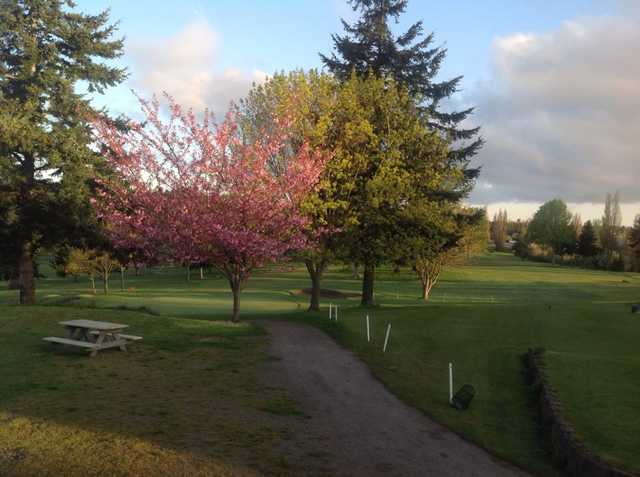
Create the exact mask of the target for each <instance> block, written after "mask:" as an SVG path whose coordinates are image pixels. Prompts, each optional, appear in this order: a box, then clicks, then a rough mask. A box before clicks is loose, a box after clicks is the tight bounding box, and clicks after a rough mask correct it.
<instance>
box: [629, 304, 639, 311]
mask: <svg viewBox="0 0 640 477" xmlns="http://www.w3.org/2000/svg"><path fill="white" fill-rule="evenodd" d="M631 313H640V304H638V303H636V304H634V305H631Z"/></svg>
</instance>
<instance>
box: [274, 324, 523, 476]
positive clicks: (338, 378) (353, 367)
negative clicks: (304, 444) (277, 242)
mask: <svg viewBox="0 0 640 477" xmlns="http://www.w3.org/2000/svg"><path fill="white" fill-rule="evenodd" d="M262 324H263V325H264V327H265V328H266V329H267V330H268V331H269V332H270V333H271V348H270V353H271V354H273V355H275V356H278V357H280V358H281V360H279V361H273V360H272V361H269V362H266V363H265V366H266V367H267V369H266V371H265V374H264V376H263V379H266V380H268V381H269V383H270V384H271V385H280V386H283V387H285V388H287V389H288V390H289V392H290V394H291V396H292V397H293V398H294V399H296V400H297V401H299V403H300V406H301V411H302V412H304V414H305V415H306V416H307V420H306V422H305V425H306V434H307V435H308V436H310V437H311V436H313V440H314V441H315V445H316V447H317V446H318V444H319V443H322V448H323V449H324V450H325V451H326V452H327V453H328V455H327V461H328V464H329V466H330V467H329V474H330V475H332V476H354V477H356V476H371V477H375V476H398V477H399V476H403V477H408V476H441V477H446V476H456V477H458V476H526V475H527V474H526V473H524V472H522V471H521V470H519V469H517V468H515V467H513V466H511V465H509V464H507V463H504V462H501V461H498V460H497V459H496V458H495V457H493V456H491V455H490V454H489V453H487V452H486V451H484V450H482V449H481V448H479V447H477V446H475V445H473V444H471V443H469V442H467V441H465V440H464V439H462V438H461V437H459V436H457V435H456V434H454V433H453V432H451V431H449V430H448V429H446V428H445V427H443V426H441V425H440V424H437V423H435V422H434V421H432V420H431V419H429V418H428V417H426V416H425V415H424V414H422V413H420V412H419V411H417V410H416V409H414V408H412V407H409V406H407V405H406V404H404V403H403V402H401V401H400V400H399V399H398V398H396V397H395V396H394V395H393V394H391V393H390V392H389V391H387V389H386V388H385V387H384V386H383V385H382V384H381V383H380V382H379V381H378V380H376V379H375V378H374V377H373V376H372V375H371V373H370V371H369V369H368V368H367V367H366V365H365V364H364V363H363V362H362V361H360V360H359V359H358V358H357V357H356V356H355V355H353V354H352V353H350V352H348V351H346V350H345V349H343V348H341V347H340V346H338V345H337V344H336V343H335V342H334V341H333V340H331V339H330V338H329V337H328V336H327V335H326V334H324V333H323V332H322V331H320V330H318V329H316V328H312V327H309V326H305V325H301V324H297V323H291V322H277V321H268V322H263V323H262ZM297 444H299V443H297ZM313 444H314V442H309V445H310V446H313Z"/></svg>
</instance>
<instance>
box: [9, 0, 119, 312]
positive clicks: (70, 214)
mask: <svg viewBox="0 0 640 477" xmlns="http://www.w3.org/2000/svg"><path fill="white" fill-rule="evenodd" d="M74 7H75V4H74V3H73V2H72V1H71V0H2V2H1V4H0V178H1V180H0V187H1V188H2V190H1V191H0V192H1V193H2V195H3V197H4V199H5V200H6V202H7V203H6V204H4V208H5V214H4V217H3V218H2V219H0V226H1V227H2V228H3V230H2V231H0V235H5V236H7V237H9V238H10V243H5V244H3V249H6V250H9V251H10V253H11V255H10V256H9V258H10V262H11V263H10V265H11V267H12V268H13V269H14V270H15V269H17V270H18V271H19V275H20V279H19V283H20V302H21V303H23V304H30V303H34V302H35V282H34V275H33V270H34V258H35V256H36V254H37V252H38V250H39V249H41V248H42V247H51V246H54V245H56V244H57V243H59V242H60V241H62V240H64V238H65V236H74V237H75V236H78V235H80V234H82V230H83V227H84V226H85V224H86V221H87V220H88V217H90V216H91V213H90V206H89V201H88V200H87V195H88V193H89V179H90V177H91V176H92V175H93V174H94V173H95V171H96V170H97V169H99V157H98V155H97V154H95V152H93V151H92V150H91V149H90V148H89V147H88V146H89V144H90V142H91V129H90V127H89V121H90V120H91V118H92V116H94V115H95V114H98V113H99V112H98V111H95V110H94V109H93V108H92V107H91V105H90V103H89V100H88V99H87V98H86V97H85V96H84V95H83V94H81V93H78V92H77V91H76V89H75V87H76V85H78V83H79V82H82V83H83V85H85V86H86V88H87V90H88V92H90V93H93V92H98V93H102V92H103V91H104V89H105V88H107V87H109V86H114V85H116V84H118V83H120V82H121V81H122V80H123V79H124V78H125V71H124V70H123V69H120V68H116V67H111V66H108V65H106V64H104V63H102V62H101V60H110V59H114V58H117V57H119V56H120V55H121V54H122V47H123V42H122V40H118V39H115V40H114V39H113V35H114V33H115V25H111V24H109V23H108V20H109V18H108V16H109V15H108V11H104V12H102V13H100V14H98V15H84V14H81V13H77V12H76V11H74Z"/></svg>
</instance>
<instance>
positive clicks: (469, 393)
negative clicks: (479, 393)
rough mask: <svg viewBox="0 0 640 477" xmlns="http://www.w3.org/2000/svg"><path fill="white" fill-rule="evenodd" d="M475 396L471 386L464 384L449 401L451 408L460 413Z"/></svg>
mask: <svg viewBox="0 0 640 477" xmlns="http://www.w3.org/2000/svg"><path fill="white" fill-rule="evenodd" d="M475 395H476V390H475V388H474V387H473V386H471V384H465V385H464V386H462V387H461V388H460V389H459V390H458V392H457V393H455V395H454V396H453V399H452V400H451V406H452V407H455V408H456V409H458V410H460V411H462V410H464V409H467V408H468V407H469V404H471V401H472V400H473V397H474V396H475Z"/></svg>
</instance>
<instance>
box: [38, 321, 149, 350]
mask: <svg viewBox="0 0 640 477" xmlns="http://www.w3.org/2000/svg"><path fill="white" fill-rule="evenodd" d="M60 324H61V325H63V326H64V327H65V328H66V329H67V332H68V334H69V337H68V338H59V337H57V336H47V337H46V338H42V339H43V340H44V341H47V342H49V343H54V344H63V345H68V346H76V347H79V348H83V349H86V350H87V351H90V353H91V356H95V355H96V354H98V351H101V350H103V349H108V348H120V350H121V351H127V343H128V342H130V341H138V340H141V339H142V337H141V336H135V335H128V334H124V333H122V331H123V330H125V329H126V328H128V327H129V325H123V324H120V323H109V322H106V321H93V320H70V321H61V322H60Z"/></svg>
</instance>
